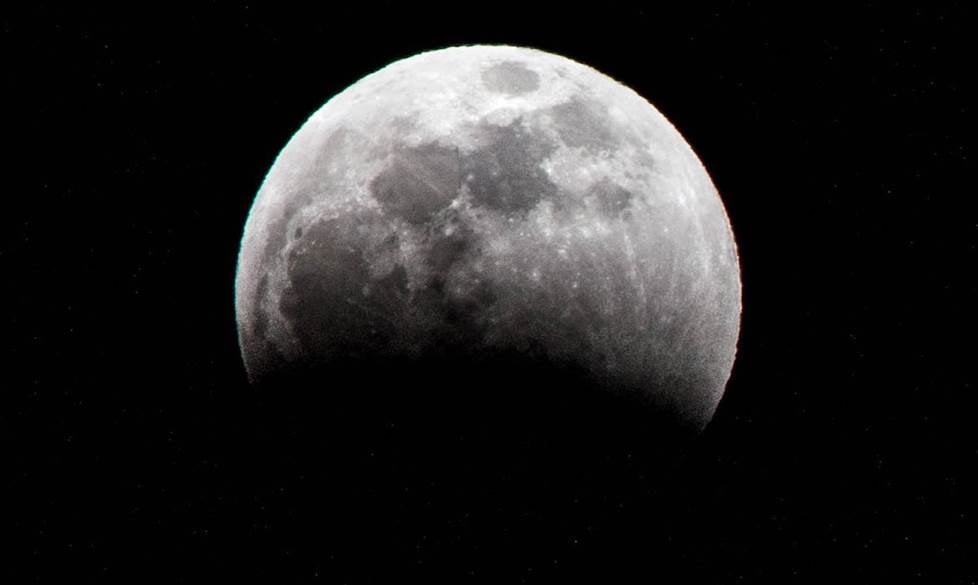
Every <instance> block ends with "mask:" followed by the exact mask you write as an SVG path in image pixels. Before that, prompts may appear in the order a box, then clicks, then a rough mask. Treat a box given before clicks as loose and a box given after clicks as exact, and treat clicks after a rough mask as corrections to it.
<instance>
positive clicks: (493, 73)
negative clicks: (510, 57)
mask: <svg viewBox="0 0 978 585" xmlns="http://www.w3.org/2000/svg"><path fill="white" fill-rule="evenodd" d="M482 83H483V84H484V85H485V86H486V89H488V90H489V91H492V92H495V93H504V94H508V95H523V94H526V93H531V92H534V91H536V90H537V89H539V88H540V75H539V74H537V72H536V71H533V70H532V69H529V68H527V66H526V65H525V64H523V63H521V62H520V61H504V62H502V63H498V64H496V65H493V66H492V67H489V68H487V69H484V70H483V71H482Z"/></svg>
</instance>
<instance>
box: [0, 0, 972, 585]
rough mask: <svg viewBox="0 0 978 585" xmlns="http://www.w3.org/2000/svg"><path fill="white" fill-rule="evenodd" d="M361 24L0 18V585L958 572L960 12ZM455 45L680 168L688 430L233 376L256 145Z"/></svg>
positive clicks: (582, 402) (562, 406)
mask: <svg viewBox="0 0 978 585" xmlns="http://www.w3.org/2000/svg"><path fill="white" fill-rule="evenodd" d="M360 4H363V5H362V6H359V7H357V8H351V9H335V8H333V9H329V8H326V4H325V3H324V4H323V8H321V9H319V10H318V11H316V12H307V11H306V10H308V9H301V10H300V9H296V8H293V9H287V8H285V7H284V6H279V4H278V3H275V4H272V5H271V6H276V7H278V8H277V9H275V8H267V7H266V8H259V7H256V6H250V5H249V6H233V5H230V4H222V3H207V4H206V5H203V4H202V5H201V6H198V7H197V9H196V10H194V11H189V12H187V11H178V10H176V9H172V10H169V9H163V8H162V7H161V8H159V9H158V12H155V13H154V12H151V11H149V10H148V9H147V10H146V11H138V12H137V11H135V10H134V11H131V12H122V13H119V12H111V11H86V10H83V9H78V10H62V9H54V8H35V9H33V10H32V11H29V12H23V13H19V14H5V15H3V16H0V22H2V29H0V83H2V92H3V98H2V99H3V103H4V105H5V106H6V107H5V108H4V111H5V114H4V116H3V118H4V122H3V130H2V132H0V134H2V135H3V137H4V142H5V143H6V146H7V151H8V154H7V156H6V158H5V159H4V160H5V164H4V167H3V168H4V174H5V177H6V181H5V182H4V184H5V185H6V189H5V197H4V209H3V210H2V211H0V221H2V230H0V238H2V240H0V242H2V243H0V268H2V272H0V273H2V274H3V275H4V281H3V283H4V286H3V293H2V297H3V298H4V299H5V301H4V302H3V303H2V304H0V307H2V308H0V331H2V345H0V356H2V357H0V364H2V369H3V375H2V377H0V387H2V392H0V441H2V447H0V453H3V462H4V464H3V466H2V467H0V470H2V471H0V477H2V483H0V493H3V494H4V497H3V498H2V499H0V501H2V502H3V503H2V504H0V531H2V532H0V534H3V533H6V534H8V535H9V536H10V537H11V539H7V540H5V541H6V542H8V543H10V544H8V545H7V546H6V547H5V550H4V552H3V553H2V554H0V559H2V562H0V574H3V575H4V576H5V578H4V579H3V580H4V582H10V583H18V582H32V581H42V582H92V581H100V582H104V581H108V580H116V579H118V580H128V581H129V582H147V581H150V582H152V581H155V580H162V581H166V582H195V581H200V580H211V581H213V580H215V579H216V580H219V581H220V582H224V581H229V580H231V579H233V578H236V577H250V578H252V579H255V578H257V579H259V580H260V581H262V582H281V583H289V582H307V581H313V582H324V583H351V584H353V583H404V582H408V583H411V582H419V583H431V582H442V581H444V582H450V583H468V582H473V583H477V582H485V583H567V582H588V583H600V582H607V583H627V582H644V583H651V582H663V583H670V582H688V583H753V582H775V583H792V582H812V583H832V582H840V581H843V582H853V583H870V582H877V581H879V582H897V581H898V580H899V581H900V582H906V581H908V580H909V581H910V582H914V580H916V582H920V583H962V584H963V583H975V582H976V578H978V577H976V575H978V569H976V566H978V563H976V561H975V559H976V558H978V531H976V520H978V509H976V496H975V494H976V493H978V485H976V470H978V431H976V427H975V424H974V423H973V422H972V421H973V418H974V416H975V412H976V409H975V406H976V405H978V399H976V395H975V393H976V391H978V388H976V384H975V373H974V371H975V366H974V363H975V359H976V344H975V341H974V331H975V326H976V320H975V306H974V305H975V300H976V297H978V288H976V286H975V284H974V280H975V279H974V275H975V269H976V268H975V267H976V266H978V250H976V241H978V215H976V214H975V212H974V211H973V206H974V204H973V200H974V181H973V178H972V175H971V173H968V174H967V175H966V171H970V170H972V168H973V165H974V162H973V161H974V152H973V149H972V145H971V142H972V141H971V140H970V139H969V140H966V138H965V132H966V131H965V118H970V114H972V109H973V104H974V101H973V98H972V97H971V95H970V94H969V93H967V92H966V86H967V85H969V83H968V82H970V81H973V79H972V78H973V77H974V63H973V59H971V58H970V57H969V55H970V54H971V53H972V52H973V51H974V49H975V47H974V42H973V37H974V35H973V31H972V30H971V29H972V28H973V27H974V22H975V21H974V18H973V15H972V13H971V11H970V10H969V9H966V8H964V7H963V6H962V5H961V4H957V3H951V4H945V5H944V6H943V7H934V6H931V5H930V4H928V6H931V7H929V8H926V9H923V8H921V9H915V10H911V9H902V8H896V7H894V6H892V5H891V4H888V3H883V2H864V3H850V8H849V9H847V10H845V11H838V12H833V11H829V10H819V9H816V7H813V8H812V9H811V11H800V10H799V11H789V10H774V11H772V10H766V9H761V8H759V7H757V6H755V5H754V3H748V2H723V3H719V4H716V5H715V6H713V7H704V8H702V9H690V10H688V11H684V12H681V11H676V12H671V11H670V12H662V11H661V10H660V9H658V8H655V9H653V8H652V7H649V8H647V9H645V10H641V9H637V8H616V7H614V6H611V5H610V4H609V3H599V4H595V5H593V6H589V7H584V5H573V4H571V3H565V5H564V6H563V7H561V8H560V9H558V10H543V9H539V10H530V9H528V8H527V6H525V5H521V4H514V5H511V6H507V5H503V4H497V3H493V4H489V5H485V6H477V5H475V4H472V5H469V7H467V8H465V9H464V10H461V9H460V10H458V11H451V12H449V11H444V10H435V9H421V8H417V7H413V6H405V5H404V3H369V5H368V3H360ZM523 4H526V3H523ZM574 6H577V7H574ZM473 43H494V44H516V45H524V46H531V47H535V48H539V49H543V50H547V51H551V52H555V53H558V54H561V55H564V56H567V57H570V58H572V59H574V60H577V61H580V62H583V63H586V64H588V65H591V66H593V67H595V68H596V69H598V70H599V71H602V72H604V73H606V74H608V75H610V76H612V77H614V78H615V79H617V80H619V81H621V82H623V83H624V84H626V85H628V86H630V87H631V88H633V89H635V90H636V91H637V92H638V93H640V94H641V95H643V96H644V97H645V98H647V99H648V100H649V101H650V102H651V103H653V104H654V105H655V106H656V107H657V108H658V109H659V110H660V111H661V112H662V113H663V114H664V115H665V116H666V117H667V118H669V120H670V121H671V122H672V123H673V124H674V125H675V126H676V127H677V128H678V129H679V131H680V132H681V133H682V134H683V135H684V136H685V138H686V139H687V141H688V142H689V143H690V144H691V146H692V147H693V148H694V149H695V150H696V152H697V154H698V155H699V156H700V158H701V160H702V161H703V163H704V165H705V166H706V168H707V169H708V171H709V172H710V174H711V177H712V178H713V181H714V183H715V184H716V186H717V188H718V190H719V192H720V194H721V197H722V198H723V201H724V204H725V205H726V208H727V212H728V214H729V216H730V220H731V223H732V226H733V230H734V233H735V236H736V239H737V244H738V246H739V251H740V257H741V270H742V278H743V287H744V288H743V295H744V296H743V299H744V312H743V317H742V329H741V338H740V344H739V353H738V358H737V362H736V364H735V366H734V371H733V375H732V377H731V380H730V382H729V384H728V387H727V393H726V395H725V396H724V398H723V401H722V402H721V404H720V407H719V409H718V411H717V413H716V415H715V417H714V419H713V422H712V423H711V424H710V425H709V427H708V428H707V430H706V431H705V432H704V433H703V434H702V435H700V436H698V437H695V438H692V439H691V438H689V437H683V436H673V435H671V434H666V433H663V432H660V431H659V430H657V426H656V424H655V420H654V417H647V416H645V415H644V414H643V413H642V412H641V411H640V410H638V409H635V408H632V407H631V406H630V405H627V404H624V403H623V402H621V401H616V400H614V399H612V398H610V397H608V396H606V395H603V394H601V393H600V392H599V391H597V390H596V389H594V388H586V387H581V385H580V384H579V383H578V382H577V381H576V380H577V378H576V377H575V375H574V372H572V371H564V370H559V371H558V370H548V369H546V368H540V367H537V366H536V365H527V364H524V363H522V362H520V361H519V359H518V356H516V358H514V359H513V360H512V363H511V364H510V366H511V367H502V368H497V369H495V370H493V371H474V370H470V369H469V368H468V367H467V366H464V367H463V366H462V365H459V364H457V363H451V362H450V361H446V362H445V363H440V364H426V365H425V367H424V368H422V369H416V371H409V372H401V371H372V372H367V373H365V372H363V371H352V370H351V371H337V372H335V373H334V375H333V376H332V377H331V379H326V380H324V379H301V380H288V381H281V383H280V384H279V385H278V386H274V385H267V386H264V387H253V386H249V384H248V383H247V379H246V375H245V371H244V367H243V363H242V360H241V357H240V354H239V350H238V345H237V333H236V328H235V327H236V326H235V315H234V272H235V263H236V259H237V252H238V245H239V242H240V238H241V234H242V230H243V226H244V221H245V217H246V215H247V212H248V210H249V208H250V206H251V203H252V200H253V198H254V195H255V193H256V192H257V190H258V188H259V186H260V184H261V181H262V179H263V177H264V175H265V172H266V171H267V170H268V168H269V167H270V166H271V164H272V162H273V161H274V159H275V156H276V155H277V154H278V152H279V150H280V149H281V148H282V146H284V144H285V143H286V141H287V140H288V139H289V137H290V136H291V135H292V133H293V132H295V130H297V129H298V128H299V126H300V125H301V124H302V122H303V121H304V120H305V119H306V118H307V117H308V116H309V115H310V114H311V113H312V112H313V111H315V110H316V109H317V108H318V107H319V106H320V105H322V103H324V102H325V101H326V100H327V99H328V98H329V97H331V96H332V95H334V94H335V93H337V92H339V91H341V90H342V89H343V88H345V87H346V86H348V85H350V84H351V83H353V82H355V81H356V80H357V79H359V78H360V77H362V76H364V75H366V74H368V73H370V72H373V71H375V70H377V69H379V68H380V67H382V66H384V65H386V64H387V63H389V62H391V61H393V60H396V59H399V58H403V57H407V56H410V55H412V54H415V53H417V52H420V51H423V50H427V49H434V48H442V47H446V46H450V45H456V44H473Z"/></svg>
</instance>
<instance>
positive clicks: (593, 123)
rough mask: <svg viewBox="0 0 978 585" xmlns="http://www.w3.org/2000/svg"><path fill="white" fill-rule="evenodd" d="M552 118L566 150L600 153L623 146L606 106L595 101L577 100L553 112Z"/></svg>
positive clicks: (576, 98) (559, 106) (563, 104)
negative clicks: (573, 148)
mask: <svg viewBox="0 0 978 585" xmlns="http://www.w3.org/2000/svg"><path fill="white" fill-rule="evenodd" d="M550 116H551V118H553V121H554V127H555V128H556V130H557V133H558V134H559V135H560V138H561V140H563V141H564V143H565V144H566V145H567V146H571V147H583V148H585V149H587V150H591V151H601V150H611V149H613V148H615V147H616V146H618V144H619V142H620V141H619V139H618V137H616V136H615V134H614V133H613V131H612V129H613V128H615V126H614V125H613V123H612V120H611V118H610V116H608V114H607V112H606V111H605V108H604V106H602V105H601V104H599V103H597V102H594V101H592V100H588V99H584V98H581V97H574V98H572V99H571V100H570V101H568V102H564V103H562V104H557V105H556V106H554V107H552V108H550Z"/></svg>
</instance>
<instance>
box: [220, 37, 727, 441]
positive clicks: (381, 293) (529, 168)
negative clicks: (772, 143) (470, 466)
mask: <svg viewBox="0 0 978 585" xmlns="http://www.w3.org/2000/svg"><path fill="white" fill-rule="evenodd" d="M235 301H236V313H237V323H238V335H239V341H240V346H241V352H242V356H243V358H244V363H245V366H246V369H247V371H248V375H249V378H250V379H251V380H252V381H256V382H258V381H261V380H262V379H264V378H265V377H266V376H268V375H269V374H272V373H274V372H278V371H283V370H285V371H287V370H289V369H291V368H296V367H304V366H309V365H317V366H325V367H326V368H327V369H324V370H321V371H324V372H327V371H328V367H330V365H332V364H342V363H344V362H346V361H349V360H362V359H371V360H376V359H380V360H383V359H387V358H391V359H402V360H403V359H407V360H411V359H423V358H424V357H425V356H429V355H469V356H485V355H493V354H494V353H498V352H518V353H519V352H523V353H527V354H532V355H534V356H537V357H539V358H540V359H544V360H549V361H552V362H553V363H570V364H574V365H575V366H577V367H579V368H580V370H581V371H582V372H584V375H586V376H587V377H589V378H590V379H591V380H592V381H593V382H595V383H598V384H600V385H601V386H602V387H603V388H607V390H608V391H609V392H615V393H622V394H626V395H631V396H637V397H640V398H641V399H642V400H643V401H644V402H646V403H648V404H652V405H655V406H657V407H661V408H665V409H668V410H669V411H670V412H672V413H675V416H676V417H677V419H679V420H680V421H681V422H683V424H686V425H690V426H692V427H694V428H698V429H702V428H703V427H704V426H705V425H706V424H707V423H708V422H709V420H710V419H711V417H712V415H713V413H714V411H715V409H716V407H717V404H718V403H719V401H720V398H721V396H722V394H723V391H724V388H725V386H726V383H727V380H728V378H729V376H730V373H731V369H732V367H733V363H734V358H735V354H736V346H737V338H738V332H739V326H740V312H741V285H740V272H739V267H738V257H737V249H736V245H735V241H734V237H733V232H732V230H731V227H730V223H729V221H728V218H727V215H726V212H725V209H724V207H723V204H722V202H721V200H720V197H719V195H718V193H717V190H716V188H715V187H714V185H713V183H712V181H711V179H710V177H709V175H708V173H707V171H706V170H705V169H704V167H703V165H702V164H701V162H700V161H699V159H698V158H697V156H696V155H695V153H694V152H693V150H692V149H691V148H690V146H689V145H688V144H687V143H686V141H685V140H684V139H683V137H682V136H681V135H680V133H679V132H678V131H677V130H676V129H675V128H674V127H673V126H672V125H671V124H670V123H669V121H668V120H666V118H665V117H664V116H663V115H662V114H660V113H659V112H658V111H657V110H656V109H655V108H654V107H653V106H652V105H651V104H649V103H648V102H647V101H646V100H645V99H643V98H642V97H641V96H639V95H638V94H637V93H635V92H634V91H632V90H631V89H629V88H627V87H625V86H624V85H622V84H621V83H618V82H617V81H615V80H613V79H611V78H610V77H608V76H606V75H604V74H602V73H599V72H598V71H595V70H594V69H592V68H590V67H588V66H586V65H583V64H580V63H577V62H575V61H572V60H570V59H567V58H564V57H561V56H558V55H554V54H550V53H546V52H542V51H539V50H533V49H527V48H519V47H509V46H466V47H454V48H448V49H442V50H436V51H431V52H426V53H422V54H419V55H416V56H413V57H410V58H407V59H403V60H400V61H397V62H394V63H392V64H390V65H388V66H386V67H384V68H383V69H381V70H379V71H377V72H375V73H373V74H370V75H368V76H366V77H364V78H363V79H361V80H359V81H357V82H356V83H354V84H353V85H351V86H350V87H348V88H347V89H346V90H344V91H343V92H341V93H340V94H338V95H336V96H335V97H333V98H332V99H330V100H329V101H328V102H327V103H326V104H325V105H323V106H322V107H321V108H320V109H319V110H318V111H316V112H315V113H314V114H313V115H312V116H311V117H310V118H309V119H308V120H307V121H306V122H305V123H304V124H303V125H302V127H301V128H300V129H299V130H298V132H296V134H295V135H294V136H293V137H292V138H291V140H289V142H288V144H287V145H286V146H285V148H284V149H283V150H282V151H281V153H280V154H279V156H278V158H277V159H276V160H275V163H274V164H273V166H272V167H271V169H270V171H269V172H268V174H267V176H266V178H265V180H264V183H263V184H262V186H261V188H260V190H259V192H258V194H257V197H256V198H255V201H254V204H253V206H252V208H251V211H250V213H249V215H248V219H247V222H246V224H245V228H244V235H243V238H242V242H241V249H240V254H239V258H238V269H237V276H236V283H235ZM528 391H532V390H528Z"/></svg>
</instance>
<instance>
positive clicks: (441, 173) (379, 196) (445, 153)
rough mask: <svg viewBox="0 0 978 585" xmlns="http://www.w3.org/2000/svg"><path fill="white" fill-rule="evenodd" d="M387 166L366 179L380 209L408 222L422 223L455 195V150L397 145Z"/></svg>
mask: <svg viewBox="0 0 978 585" xmlns="http://www.w3.org/2000/svg"><path fill="white" fill-rule="evenodd" d="M391 158H392V160H391V162H390V165H389V166H388V167H387V168H386V169H384V170H383V171H381V172H380V174H378V175H377V176H376V177H374V179H373V180H372V181H371V182H370V192H371V193H372V194H373V197H374V199H376V200H377V201H378V202H379V203H380V205H381V207H383V209H384V211H386V212H387V213H389V214H391V215H394V216H396V217H400V218H401V219H403V220H404V221H407V222H408V223H411V224H422V223H425V222H427V221H428V220H429V219H431V217H432V216H433V215H434V214H436V213H438V212H439V211H440V210H442V209H444V208H445V207H448V205H449V204H450V203H451V202H452V199H454V198H455V196H456V195H457V194H458V189H459V185H460V179H461V174H460V169H459V155H458V150H457V149H456V148H452V147H446V146H442V145H440V144H438V143H436V142H429V143H427V144H423V145H421V146H416V147H405V146H401V147H398V148H397V149H396V150H395V152H394V154H393V155H392V157H391Z"/></svg>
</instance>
